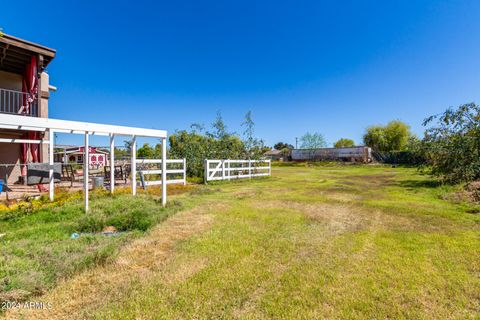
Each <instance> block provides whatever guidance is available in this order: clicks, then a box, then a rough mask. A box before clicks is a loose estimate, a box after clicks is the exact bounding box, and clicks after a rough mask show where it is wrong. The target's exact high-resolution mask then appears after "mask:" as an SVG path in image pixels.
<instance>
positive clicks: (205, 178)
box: [203, 159, 208, 184]
mask: <svg viewBox="0 0 480 320" xmlns="http://www.w3.org/2000/svg"><path fill="white" fill-rule="evenodd" d="M203 167H204V170H205V172H204V173H203V182H204V183H205V184H207V181H208V160H207V159H205V161H204V162H203Z"/></svg>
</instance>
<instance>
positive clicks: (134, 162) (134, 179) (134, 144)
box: [130, 136, 137, 195]
mask: <svg viewBox="0 0 480 320" xmlns="http://www.w3.org/2000/svg"><path fill="white" fill-rule="evenodd" d="M130 147H131V148H132V150H131V156H130V158H131V165H130V166H131V168H132V194H133V195H136V194H137V137H136V136H133V137H132V143H131V146H130Z"/></svg>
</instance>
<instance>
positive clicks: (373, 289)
mask: <svg viewBox="0 0 480 320" xmlns="http://www.w3.org/2000/svg"><path fill="white" fill-rule="evenodd" d="M457 188H458V187H448V186H442V185H440V184H438V183H436V182H435V181H434V180H432V179H431V178H430V177H429V176H425V175H420V174H419V173H418V172H417V171H416V170H415V169H409V168H389V167H381V166H309V165H307V164H299V165H296V166H283V167H276V168H274V170H273V177H272V178H267V179H258V180H252V181H236V182H224V183H218V184H211V185H209V186H206V187H199V188H196V189H194V190H193V191H191V192H189V193H186V194H181V195H177V196H175V197H174V198H175V200H176V201H179V202H181V203H182V208H183V209H182V210H181V211H179V212H177V213H176V214H174V215H171V216H170V217H169V218H168V219H166V220H165V221H163V222H161V223H160V224H158V225H157V226H156V227H154V228H152V229H151V230H150V231H149V232H147V233H146V234H144V235H142V236H141V237H137V238H136V239H134V240H132V241H130V242H129V243H128V244H126V245H124V246H123V247H122V249H121V251H120V252H119V253H118V255H116V256H115V259H114V261H110V260H108V261H106V262H105V263H103V264H101V265H97V266H96V267H93V268H92V267H90V268H86V269H84V270H83V271H81V272H77V274H76V275H74V276H71V277H69V278H66V279H65V280H62V281H60V283H59V284H58V285H57V286H56V287H55V288H54V289H52V290H50V291H49V292H47V293H46V294H45V295H43V296H40V297H38V298H37V299H36V300H39V301H48V302H51V303H52V309H51V310H43V311H38V310H34V311H32V310H22V311H18V310H17V311H10V312H8V313H7V314H6V316H7V317H9V318H19V317H20V316H24V317H26V318H28V317H32V318H36V319H54V318H59V319H63V318H69V319H83V318H97V319H117V318H118V319H157V318H158V319H172V318H173V319H185V318H186V319H191V318H202V319H203V318H246V319H258V318H275V319H277V318H285V319H311V318H338V319H358V318H360V319H372V318H375V319H386V318H389V319H397V318H410V319H418V318H421V319H453V318H457V319H458V318H460V319H463V318H473V319H475V318H477V319H478V318H479V315H480V250H479V248H480V215H478V214H476V213H475V212H478V208H477V207H476V206H474V205H471V204H467V203H454V202H451V201H450V200H444V199H449V198H450V197H448V195H449V194H451V193H452V192H455V191H456V189H457ZM125 197H126V196H125ZM132 206H135V205H132ZM143 209H144V210H151V207H145V208H143ZM159 221H160V220H159ZM37 223H40V224H42V223H45V222H43V221H41V220H38V221H37ZM40 227H41V226H37V227H36V228H40ZM69 230H70V229H69ZM19 238H20V236H19ZM18 241H20V240H18ZM65 241H67V240H65ZM20 313H21V314H20Z"/></svg>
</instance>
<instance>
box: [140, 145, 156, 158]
mask: <svg viewBox="0 0 480 320" xmlns="http://www.w3.org/2000/svg"><path fill="white" fill-rule="evenodd" d="M137 157H138V158H141V159H154V158H155V149H153V148H152V147H151V146H150V144H149V143H144V144H143V146H142V147H141V148H139V149H138V150H137Z"/></svg>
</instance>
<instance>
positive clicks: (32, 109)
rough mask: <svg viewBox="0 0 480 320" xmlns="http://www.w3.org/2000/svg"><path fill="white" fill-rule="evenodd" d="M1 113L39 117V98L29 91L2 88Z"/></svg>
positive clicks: (0, 90) (0, 94)
mask: <svg viewBox="0 0 480 320" xmlns="http://www.w3.org/2000/svg"><path fill="white" fill-rule="evenodd" d="M0 113H10V114H16V115H26V116H32V117H38V99H37V97H35V96H32V95H31V94H29V93H25V92H20V91H14V90H8V89H2V88H0Z"/></svg>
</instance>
